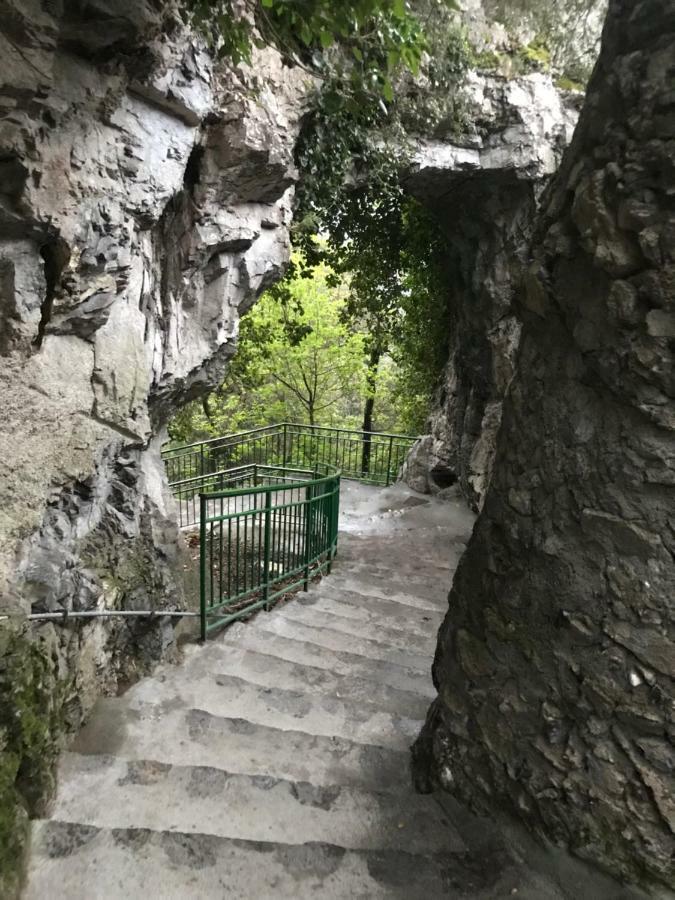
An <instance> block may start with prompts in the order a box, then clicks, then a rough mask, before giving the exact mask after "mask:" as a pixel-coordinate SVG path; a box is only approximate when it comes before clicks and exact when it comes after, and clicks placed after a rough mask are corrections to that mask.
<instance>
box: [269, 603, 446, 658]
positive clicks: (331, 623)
mask: <svg viewBox="0 0 675 900" xmlns="http://www.w3.org/2000/svg"><path fill="white" fill-rule="evenodd" d="M344 609H348V610H349V609H350V607H344V606H343V607H342V609H341V610H336V609H335V607H334V606H333V605H331V603H330V601H329V600H328V599H327V598H325V597H324V598H318V599H317V600H316V603H314V604H309V603H295V602H293V601H291V602H290V603H284V604H283V606H279V607H277V609H275V610H274V612H273V613H272V615H273V616H280V617H281V618H284V619H291V620H292V621H297V622H302V623H303V625H307V626H310V627H313V628H323V627H326V628H329V629H330V630H331V631H340V632H342V633H344V634H348V635H352V636H353V637H361V638H366V639H367V640H369V641H375V642H376V643H378V644H383V645H384V646H387V647H392V648H396V649H398V650H405V649H407V650H410V651H411V652H413V653H415V654H416V655H420V656H422V657H426V658H427V659H428V660H432V659H433V656H434V651H435V645H436V636H435V634H434V633H431V634H429V633H426V634H424V635H421V634H420V633H419V631H417V632H414V631H412V630H411V631H410V632H406V631H405V630H403V629H402V628H392V627H391V626H389V624H388V623H387V621H386V619H385V620H383V619H382V618H381V617H380V616H372V615H371V616H368V614H367V611H365V610H364V613H365V615H364V616H362V617H360V618H354V616H353V615H351V616H350V615H345V614H344Z"/></svg>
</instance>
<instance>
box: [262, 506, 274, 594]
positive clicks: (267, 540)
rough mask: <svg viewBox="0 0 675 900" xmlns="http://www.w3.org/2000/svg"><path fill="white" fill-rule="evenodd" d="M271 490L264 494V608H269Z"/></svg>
mask: <svg viewBox="0 0 675 900" xmlns="http://www.w3.org/2000/svg"><path fill="white" fill-rule="evenodd" d="M271 511H272V491H271V490H270V491H268V492H267V494H266V495H265V550H264V559H263V600H264V601H265V609H266V610H268V609H269V595H270V537H271V534H270V531H271V527H272V524H271Z"/></svg>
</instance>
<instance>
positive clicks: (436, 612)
mask: <svg viewBox="0 0 675 900" xmlns="http://www.w3.org/2000/svg"><path fill="white" fill-rule="evenodd" d="M314 597H316V598H317V599H318V598H322V599H326V600H330V601H333V602H335V603H339V604H340V605H341V606H349V607H352V608H354V609H357V610H362V611H364V612H365V613H369V614H370V615H371V616H373V617H377V618H381V619H382V621H386V622H387V623H393V624H394V625H395V626H396V627H398V628H401V629H403V630H405V629H406V628H408V627H410V626H412V628H413V629H414V628H415V627H417V628H418V629H420V628H430V629H431V630H432V631H433V632H434V634H435V633H436V631H437V630H438V627H439V625H440V624H441V622H442V621H443V617H444V615H445V613H446V612H447V609H448V604H447V601H446V603H445V606H444V607H443V608H435V607H434V608H432V609H417V608H415V607H410V606H407V605H404V604H402V603H398V602H397V601H395V600H391V599H382V598H380V597H368V596H365V595H363V594H359V593H355V592H354V591H346V590H343V589H341V588H340V587H339V586H338V585H334V584H331V583H330V581H325V582H323V583H322V586H321V591H320V592H317V593H316V594H312V593H311V592H310V593H308V594H304V595H302V594H298V596H297V597H296V598H295V600H294V601H293V602H295V603H311V602H313V598H314Z"/></svg>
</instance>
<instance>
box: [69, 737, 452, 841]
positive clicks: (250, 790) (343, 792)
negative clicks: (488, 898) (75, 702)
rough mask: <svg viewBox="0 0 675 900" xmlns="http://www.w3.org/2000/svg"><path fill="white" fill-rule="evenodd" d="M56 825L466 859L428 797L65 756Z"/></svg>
mask: <svg viewBox="0 0 675 900" xmlns="http://www.w3.org/2000/svg"><path fill="white" fill-rule="evenodd" d="M59 779H60V783H61V790H59V792H58V795H57V797H56V800H55V802H54V807H53V811H52V815H53V817H54V818H55V819H60V820H62V821H66V822H73V823H79V824H82V825H94V826H96V827H98V828H150V829H153V830H155V831H181V832H186V833H203V834H213V835H217V836H219V837H224V838H236V839H243V840H250V841H275V842H282V843H283V842H285V841H288V840H289V838H292V841H293V843H299V844H302V843H306V842H310V841H319V842H326V843H331V844H337V845H338V846H340V847H345V848H348V849H353V850H382V849H385V850H402V851H406V852H410V853H421V854H425V853H440V852H443V853H446V852H464V851H465V850H466V847H465V845H464V843H463V841H462V839H461V838H460V836H459V834H458V833H457V832H456V831H455V829H454V828H452V827H451V826H450V825H449V823H448V822H447V819H446V818H445V815H444V813H443V812H442V811H441V808H440V806H439V805H438V804H437V803H435V802H434V800H433V799H432V798H431V797H430V796H421V795H419V794H415V793H414V792H413V790H412V787H409V786H407V785H402V786H401V791H400V793H399V794H397V795H395V796H392V795H391V794H384V793H378V792H371V791H362V790H354V789H352V788H348V787H339V786H331V787H321V786H316V785H313V784H311V783H310V782H304V781H289V780H284V779H277V778H273V777H271V776H258V775H255V776H250V775H236V774H231V773H229V772H227V771H225V770H224V769H223V768H213V767H209V766H171V765H167V764H165V763H160V762H156V761H154V760H132V761H127V760H123V759H117V758H115V757H112V756H84V755H81V754H77V753H65V754H64V755H63V758H62V760H61V764H60V766H59Z"/></svg>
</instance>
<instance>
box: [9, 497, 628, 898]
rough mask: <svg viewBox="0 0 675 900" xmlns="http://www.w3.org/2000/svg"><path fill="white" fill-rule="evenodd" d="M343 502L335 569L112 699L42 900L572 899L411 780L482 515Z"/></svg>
mask: <svg viewBox="0 0 675 900" xmlns="http://www.w3.org/2000/svg"><path fill="white" fill-rule="evenodd" d="M343 492H344V497H343V504H344V506H345V508H344V510H343V515H342V520H341V522H342V529H343V532H342V535H341V544H340V553H339V560H338V562H337V564H336V566H335V569H334V574H333V575H331V576H330V577H329V578H326V579H324V580H323V581H321V582H320V583H317V584H315V585H314V586H312V588H311V589H310V591H309V592H308V593H307V594H299V595H297V596H296V597H295V598H294V599H293V600H291V601H289V602H287V603H285V604H284V605H281V606H278V607H277V608H276V609H274V610H273V611H272V612H270V613H262V614H259V615H257V616H256V617H255V618H254V619H252V620H251V621H249V622H248V623H242V624H237V625H235V626H233V627H231V628H230V629H229V630H227V631H225V632H224V633H222V634H220V635H219V636H217V637H216V638H214V639H212V640H211V641H209V642H208V643H207V644H206V645H205V646H199V645H191V646H189V647H188V649H187V651H186V653H185V660H184V662H183V663H182V664H181V665H180V666H169V665H166V666H163V667H160V668H159V669H158V670H157V671H156V673H155V674H154V675H153V676H152V677H149V678H145V679H143V680H142V681H140V682H139V683H138V684H136V685H135V686H133V687H132V688H131V689H130V690H128V691H127V692H126V693H125V694H124V696H121V697H117V698H106V699H104V700H102V701H101V702H100V703H99V705H98V707H97V709H96V710H95V713H94V715H93V717H92V719H91V720H90V722H89V724H88V725H87V727H86V728H85V729H84V730H83V731H82V732H81V734H80V735H79V736H78V738H77V739H76V740H75V742H74V744H73V745H72V747H71V749H70V750H69V752H67V753H65V754H64V756H63V759H62V763H61V767H60V779H59V790H58V794H57V797H56V800H55V803H54V806H53V810H52V815H51V818H50V819H48V820H44V821H37V822H35V823H34V825H33V839H32V854H31V859H30V866H29V872H28V879H27V885H26V889H25V897H26V898H31V900H38V898H39V900H47V898H53V897H58V898H64V900H74V898H82V900H85V898H86V900H97V898H100V900H118V898H120V900H121V898H125V900H127V898H137V897H145V898H148V900H150V898H153V900H154V898H162V900H164V898H187V897H197V898H221V897H226V898H272V897H274V898H279V897H288V898H290V897H293V898H307V897H322V898H324V897H325V898H348V897H350V898H351V897H362V898H371V897H372V898H376V897H401V898H436V897H439V898H440V897H444V898H447V897H471V898H493V897H507V896H511V895H515V894H518V896H519V897H520V898H523V897H530V898H532V900H534V898H537V900H540V898H557V897H564V896H568V895H567V893H564V892H561V891H559V890H558V888H557V887H556V886H555V885H552V884H551V883H549V881H548V880H547V879H543V880H542V878H541V877H540V876H538V875H535V874H533V872H532V871H530V869H529V867H528V866H525V865H524V864H523V860H522V858H518V856H517V854H514V853H513V852H510V851H509V850H508V849H507V848H506V846H505V845H504V843H503V842H501V841H500V840H499V839H498V838H497V837H495V835H494V834H492V833H491V832H490V829H489V828H488V827H486V826H483V825H481V824H480V823H478V825H477V824H476V820H473V819H472V818H471V817H469V816H467V815H466V814H462V816H460V817H459V819H458V817H457V815H451V813H450V812H449V810H448V808H447V807H446V808H445V809H444V808H443V807H442V806H441V805H440V804H439V803H438V802H437V800H436V799H435V798H434V797H431V796H419V795H417V794H415V792H414V791H413V788H412V786H411V781H410V775H409V771H408V766H409V747H410V744H411V742H412V741H413V739H414V738H415V736H416V734H417V733H418V731H419V728H420V726H421V723H422V720H423V718H424V715H425V712H426V709H427V707H428V704H429V701H430V700H431V699H432V697H433V696H434V694H435V692H434V689H433V686H432V684H431V678H430V665H431V660H432V658H433V652H434V647H435V640H436V630H437V628H438V626H439V624H440V621H441V618H442V616H443V614H444V611H445V607H446V593H447V590H448V587H449V584H450V580H451V576H452V570H453V569H454V567H455V565H456V562H457V559H458V557H459V555H460V553H461V550H462V548H463V543H464V542H465V541H466V539H467V537H468V534H469V531H470V528H471V524H472V517H471V516H470V514H469V513H468V512H466V511H465V509H464V507H463V504H461V502H460V501H456V502H455V501H446V502H441V501H437V500H431V499H428V498H420V497H418V496H416V495H413V494H412V493H411V492H410V491H409V490H407V489H406V488H404V487H402V486H400V485H396V486H394V487H392V488H389V489H387V490H385V491H382V490H380V491H377V490H375V489H368V488H365V487H364V486H362V485H356V484H346V485H345V486H344V489H343ZM345 501H346V503H345ZM462 823H464V824H462ZM576 896H577V897H578V896H584V894H579V893H577V894H576ZM616 896H618V895H616Z"/></svg>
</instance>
